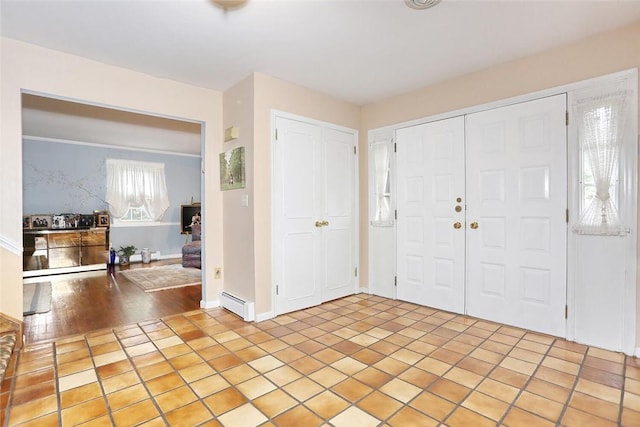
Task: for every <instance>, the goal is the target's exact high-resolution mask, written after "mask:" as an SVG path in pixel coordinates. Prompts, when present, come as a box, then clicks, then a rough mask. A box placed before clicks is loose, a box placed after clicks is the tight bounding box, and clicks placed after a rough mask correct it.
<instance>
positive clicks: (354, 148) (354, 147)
mask: <svg viewBox="0 0 640 427" xmlns="http://www.w3.org/2000/svg"><path fill="white" fill-rule="evenodd" d="M353 154H358V152H357V150H356V146H355V145H354V146H353Z"/></svg>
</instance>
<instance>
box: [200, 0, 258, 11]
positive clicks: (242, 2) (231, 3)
mask: <svg viewBox="0 0 640 427" xmlns="http://www.w3.org/2000/svg"><path fill="white" fill-rule="evenodd" d="M210 1H211V3H213V5H214V6H216V7H219V8H220V9H223V10H224V11H225V12H226V11H228V10H235V9H240V8H241V7H244V6H246V4H247V3H248V2H249V0H210Z"/></svg>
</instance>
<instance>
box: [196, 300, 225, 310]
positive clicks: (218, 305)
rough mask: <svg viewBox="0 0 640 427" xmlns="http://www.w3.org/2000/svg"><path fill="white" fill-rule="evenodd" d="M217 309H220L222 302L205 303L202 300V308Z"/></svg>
mask: <svg viewBox="0 0 640 427" xmlns="http://www.w3.org/2000/svg"><path fill="white" fill-rule="evenodd" d="M216 307H220V300H215V301H204V300H200V308H204V309H207V308H216Z"/></svg>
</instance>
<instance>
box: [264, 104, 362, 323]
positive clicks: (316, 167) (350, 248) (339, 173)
mask: <svg viewBox="0 0 640 427" xmlns="http://www.w3.org/2000/svg"><path fill="white" fill-rule="evenodd" d="M275 127H276V129H277V131H276V132H277V138H276V140H275V142H274V151H273V152H274V161H273V164H274V279H275V285H276V300H275V302H276V304H275V313H276V314H281V313H286V312H291V311H295V310H299V309H302V308H307V307H311V306H313V305H317V304H320V303H322V302H324V301H327V300H329V299H334V298H339V297H343V296H346V295H349V294H353V293H354V292H355V289H356V277H355V268H356V265H357V263H356V238H357V237H356V231H355V230H356V209H355V203H356V196H355V176H356V166H355V165H356V156H355V154H354V145H355V140H356V139H355V134H354V133H352V132H348V131H344V130H341V129H333V128H330V127H327V126H320V125H318V124H316V123H310V122H306V121H302V120H296V119H291V118H288V117H281V116H276V117H275Z"/></svg>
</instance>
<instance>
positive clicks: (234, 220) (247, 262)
mask: <svg viewBox="0 0 640 427" xmlns="http://www.w3.org/2000/svg"><path fill="white" fill-rule="evenodd" d="M253 98H254V94H253V76H250V77H247V78H245V79H244V80H242V81H241V82H239V83H238V84H236V85H235V86H234V87H232V88H231V89H229V90H227V91H226V92H225V93H224V102H223V119H222V122H223V125H224V128H225V129H226V128H228V127H230V126H232V125H234V126H237V127H238V130H239V137H238V139H236V140H234V141H230V142H225V143H224V146H223V150H224V151H227V150H230V149H233V148H236V147H244V154H245V168H246V170H245V173H246V188H244V189H241V190H240V189H239V190H232V191H224V192H223V197H222V201H223V221H224V225H223V241H224V248H223V251H224V266H223V267H224V268H223V274H224V278H225V283H224V286H225V290H226V291H228V292H230V293H232V294H234V295H236V296H238V297H241V298H244V299H245V300H247V301H255V254H254V245H255V243H254V237H253V232H254V228H253V223H254V218H253V215H254V197H253V188H254V179H253V176H254V167H253V164H254V155H253V141H254V131H253V128H254V123H253V121H254V118H253V115H254V111H253V108H254V107H253ZM215 185H219V184H218V183H217V182H216V184H215ZM242 196H248V197H249V206H247V207H243V206H241V198H242Z"/></svg>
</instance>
